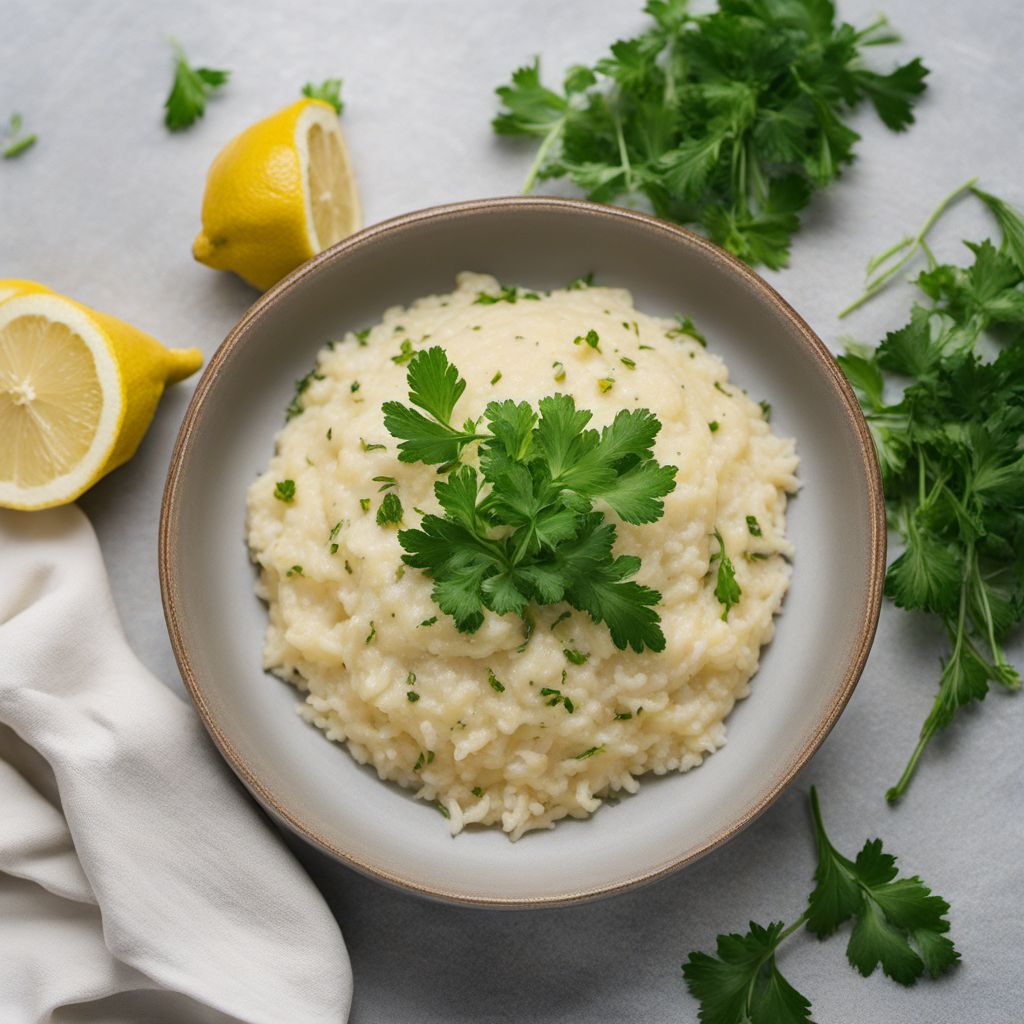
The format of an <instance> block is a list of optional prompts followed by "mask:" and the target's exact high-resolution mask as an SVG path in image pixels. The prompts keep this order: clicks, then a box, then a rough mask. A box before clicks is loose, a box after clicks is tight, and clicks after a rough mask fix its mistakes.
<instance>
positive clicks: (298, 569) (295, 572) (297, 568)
mask: <svg viewBox="0 0 1024 1024" xmlns="http://www.w3.org/2000/svg"><path fill="white" fill-rule="evenodd" d="M301 575H302V566H301V565H293V566H292V567H291V568H290V569H289V570H288V571H287V572H286V573H285V576H301Z"/></svg>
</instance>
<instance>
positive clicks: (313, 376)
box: [284, 367, 324, 423]
mask: <svg viewBox="0 0 1024 1024" xmlns="http://www.w3.org/2000/svg"><path fill="white" fill-rule="evenodd" d="M323 379H324V375H323V374H322V373H317V372H316V368H315V367H314V368H313V369H312V370H310V371H309V373H307V374H306V376H305V377H300V378H299V379H298V380H297V381H296V382H295V394H294V395H292V400H291V401H290V402H289V403H288V408H287V409H285V411H284V419H285V422H286V423H287V422H288V420H290V419H293V418H294V417H296V416H298V415H299V413H301V412H302V411H303V410H304V409H305V406H304V405H303V404H302V396H303V395H304V394H305V393H306V391H308V390H309V385H310V384H312V383H313V381H315V380H323Z"/></svg>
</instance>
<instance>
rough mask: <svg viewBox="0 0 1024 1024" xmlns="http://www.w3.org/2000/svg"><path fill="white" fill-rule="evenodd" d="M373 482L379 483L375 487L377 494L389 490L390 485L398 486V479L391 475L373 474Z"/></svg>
mask: <svg viewBox="0 0 1024 1024" xmlns="http://www.w3.org/2000/svg"><path fill="white" fill-rule="evenodd" d="M371 479H372V480H373V482H374V483H375V484H380V487H378V488H377V493H378V494H383V493H384V492H385V491H390V490H391V488H392V487H397V486H398V481H397V480H396V479H395V478H394V477H393V476H375V477H372V478H371Z"/></svg>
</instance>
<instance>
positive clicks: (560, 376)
mask: <svg viewBox="0 0 1024 1024" xmlns="http://www.w3.org/2000/svg"><path fill="white" fill-rule="evenodd" d="M551 368H552V369H553V370H554V371H555V380H556V381H557V382H558V383H559V384H561V383H562V381H563V380H565V366H564V365H563V364H562V363H560V362H558V361H557V360H556V361H555V362H553V363H552V364H551Z"/></svg>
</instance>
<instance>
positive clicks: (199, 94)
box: [164, 39, 231, 132]
mask: <svg viewBox="0 0 1024 1024" xmlns="http://www.w3.org/2000/svg"><path fill="white" fill-rule="evenodd" d="M169 42H170V44H171V47H172V49H173V50H174V82H173V83H172V84H171V91H170V93H169V94H168V96H167V99H166V100H165V101H164V124H166V125H167V127H168V128H169V129H170V130H171V131H172V132H174V131H180V130H181V129H183V128H188V127H189V125H192V124H194V123H195V122H196V121H197V120H199V118H201V117H202V116H203V114H204V113H205V111H206V99H207V97H208V96H209V95H210V94H211V93H213V92H216V91H217V90H218V89H220V88H222V87H223V86H224V85H225V84H226V83H227V80H228V78H229V77H230V76H231V72H230V71H226V70H224V69H217V68H193V67H192V65H191V64H189V62H188V58H187V57H186V56H185V51H184V50H183V49H182V48H181V44H180V43H178V41H177V40H176V39H170V40H169Z"/></svg>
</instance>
